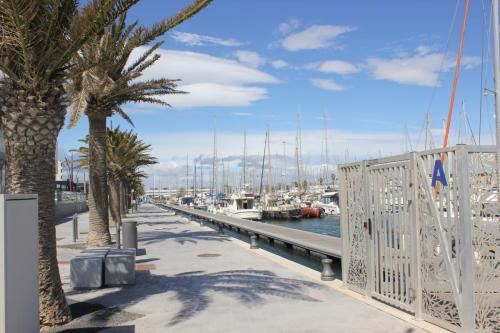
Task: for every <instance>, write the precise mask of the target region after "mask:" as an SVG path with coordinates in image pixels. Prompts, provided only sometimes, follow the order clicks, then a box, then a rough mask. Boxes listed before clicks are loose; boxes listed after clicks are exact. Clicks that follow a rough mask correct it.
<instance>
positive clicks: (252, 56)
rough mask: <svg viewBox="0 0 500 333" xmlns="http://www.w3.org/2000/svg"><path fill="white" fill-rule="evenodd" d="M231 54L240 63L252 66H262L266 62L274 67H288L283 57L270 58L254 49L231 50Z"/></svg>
mask: <svg viewBox="0 0 500 333" xmlns="http://www.w3.org/2000/svg"><path fill="white" fill-rule="evenodd" d="M233 56H234V57H236V58H237V59H238V61H239V62H240V63H242V64H244V65H248V66H250V67H252V68H258V67H262V66H264V65H266V64H270V65H271V66H273V67H274V68H275V69H282V68H285V67H288V63H287V62H286V61H284V60H283V59H277V60H271V59H268V58H266V57H263V56H261V55H260V54H259V53H257V52H254V51H247V50H238V51H235V52H233Z"/></svg>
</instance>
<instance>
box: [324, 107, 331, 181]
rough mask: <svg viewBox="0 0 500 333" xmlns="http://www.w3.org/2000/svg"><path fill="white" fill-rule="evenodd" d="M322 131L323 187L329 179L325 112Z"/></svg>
mask: <svg viewBox="0 0 500 333" xmlns="http://www.w3.org/2000/svg"><path fill="white" fill-rule="evenodd" d="M323 130H324V134H323V140H324V143H323V146H324V148H325V151H324V154H325V156H324V168H323V171H324V175H323V182H325V185H326V183H327V182H328V178H329V173H330V171H329V167H328V164H329V163H330V161H329V159H328V117H327V115H326V112H324V113H323Z"/></svg>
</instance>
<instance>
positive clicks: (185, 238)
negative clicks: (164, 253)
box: [138, 230, 230, 245]
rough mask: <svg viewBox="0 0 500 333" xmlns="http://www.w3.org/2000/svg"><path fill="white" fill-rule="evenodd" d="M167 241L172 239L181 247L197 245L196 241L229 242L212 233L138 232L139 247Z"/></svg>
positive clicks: (185, 231)
mask: <svg viewBox="0 0 500 333" xmlns="http://www.w3.org/2000/svg"><path fill="white" fill-rule="evenodd" d="M168 239H173V240H174V241H176V242H177V243H179V244H181V245H184V244H185V243H191V244H197V243H198V241H214V242H225V241H230V240H229V239H228V238H227V236H224V235H219V234H218V233H216V232H214V231H189V230H183V231H182V232H178V233H174V232H169V231H161V230H154V231H144V232H140V233H139V235H138V241H139V242H142V244H141V245H150V244H154V243H159V242H162V241H164V240H168Z"/></svg>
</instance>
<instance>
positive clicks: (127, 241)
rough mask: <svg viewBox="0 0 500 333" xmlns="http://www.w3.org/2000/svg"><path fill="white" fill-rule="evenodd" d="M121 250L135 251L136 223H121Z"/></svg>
mask: <svg viewBox="0 0 500 333" xmlns="http://www.w3.org/2000/svg"><path fill="white" fill-rule="evenodd" d="M123 248H125V249H136V250H137V222H136V221H123Z"/></svg>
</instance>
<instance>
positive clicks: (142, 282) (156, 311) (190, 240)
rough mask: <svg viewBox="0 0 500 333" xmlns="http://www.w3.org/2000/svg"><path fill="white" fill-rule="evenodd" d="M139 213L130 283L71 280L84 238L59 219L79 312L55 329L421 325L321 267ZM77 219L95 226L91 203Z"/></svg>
mask: <svg viewBox="0 0 500 333" xmlns="http://www.w3.org/2000/svg"><path fill="white" fill-rule="evenodd" d="M140 213H141V214H139V215H138V218H137V220H138V221H139V222H140V224H139V228H138V230H139V247H140V249H144V251H143V252H145V254H144V255H140V256H138V257H137V268H138V269H139V271H138V272H137V281H136V284H135V285H134V286H130V287H124V288H105V289H99V290H89V291H74V290H71V289H70V288H69V260H70V259H71V257H73V256H74V255H76V254H77V253H78V252H79V251H80V249H79V248H82V247H83V246H84V244H83V241H84V239H83V240H81V242H80V243H76V244H75V243H73V242H72V226H71V222H66V223H61V224H59V225H57V237H58V238H57V239H58V249H57V250H58V259H59V264H60V265H59V267H60V271H61V276H62V280H63V284H64V288H65V291H66V296H67V298H68V301H69V302H70V303H71V304H72V305H71V307H72V311H73V313H74V318H75V319H74V320H73V322H71V323H70V324H68V325H66V326H65V327H62V328H58V329H57V330H54V331H53V332H67V333H69V332H141V333H143V332H144V333H149V332H151V333H153V332H154V333H157V332H259V333H260V332H315V333H319V332H348V333H353V332H383V333H390V332H394V333H410V332H415V333H416V332H423V331H422V330H419V329H417V328H415V327H413V326H411V325H410V324H409V323H407V322H405V321H403V320H400V319H398V318H395V317H393V316H391V315H389V314H386V313H385V312H382V311H380V310H378V309H376V308H374V307H372V306H369V305H367V304H364V303H363V302H360V301H358V300H356V299H353V298H351V297H349V296H346V295H345V294H343V293H341V292H338V291H337V290H335V289H333V288H330V287H328V286H326V285H325V284H323V283H321V282H320V281H319V273H318V274H317V275H318V279H314V278H311V276H310V275H304V274H301V273H300V271H299V270H293V269H290V268H289V267H286V266H283V265H281V264H279V263H277V262H276V261H273V260H270V259H268V258H266V257H265V256H263V255H260V254H258V252H256V251H255V250H250V249H249V248H248V245H247V244H245V243H242V242H241V241H239V240H236V239H233V238H230V237H226V236H219V235H218V234H217V233H215V232H214V231H213V230H212V229H210V228H208V227H200V226H199V224H198V223H195V222H192V221H189V220H187V219H186V218H183V217H179V216H169V214H167V212H166V211H164V210H160V209H159V208H157V207H155V206H152V205H146V204H144V205H142V206H141V208H140ZM79 224H80V226H82V229H84V230H87V228H88V227H86V226H84V225H85V224H88V213H85V214H80V215H79ZM81 236H83V238H84V237H85V235H81ZM258 251H263V250H258ZM90 327H94V328H93V329H85V330H82V328H90ZM101 328H109V329H101Z"/></svg>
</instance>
